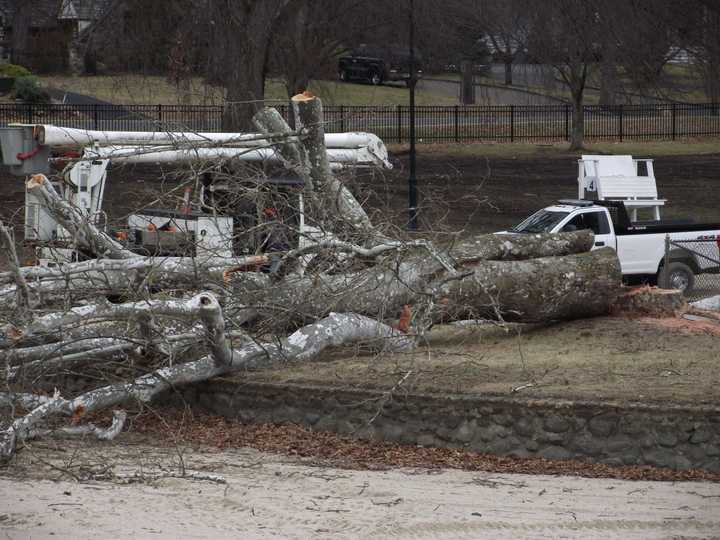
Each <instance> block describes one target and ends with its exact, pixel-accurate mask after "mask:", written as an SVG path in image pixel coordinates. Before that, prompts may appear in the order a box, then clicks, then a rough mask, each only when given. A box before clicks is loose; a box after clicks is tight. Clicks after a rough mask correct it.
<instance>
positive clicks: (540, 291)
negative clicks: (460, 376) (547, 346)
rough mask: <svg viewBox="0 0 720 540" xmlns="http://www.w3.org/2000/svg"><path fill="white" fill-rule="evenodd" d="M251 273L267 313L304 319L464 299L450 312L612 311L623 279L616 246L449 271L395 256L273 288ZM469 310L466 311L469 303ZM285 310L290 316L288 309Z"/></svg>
mask: <svg viewBox="0 0 720 540" xmlns="http://www.w3.org/2000/svg"><path fill="white" fill-rule="evenodd" d="M248 277H249V276H248V275H246V274H243V275H238V276H237V279H238V281H237V282H233V283H232V286H233V287H234V289H235V294H239V295H241V296H242V297H243V299H244V300H245V301H246V302H247V303H248V304H251V305H262V306H263V308H262V309H260V310H259V311H260V312H261V316H262V315H264V316H265V317H271V318H273V320H276V321H279V320H281V319H282V318H283V317H285V318H287V320H288V323H290V322H291V321H295V322H297V321H302V320H304V319H305V318H308V317H321V316H323V315H325V314H327V313H328V312H329V311H342V312H347V311H352V312H356V313H362V314H364V315H368V316H374V317H381V318H383V317H389V316H393V315H395V314H396V313H397V312H398V311H399V310H400V308H402V306H404V305H406V304H408V305H415V304H423V303H425V302H440V301H442V302H444V304H446V305H451V306H453V305H454V306H458V307H457V308H453V309H452V310H451V311H450V315H448V316H451V317H459V318H472V317H469V316H468V315H467V314H468V313H469V312H476V314H477V315H478V316H480V314H482V316H492V317H494V318H498V317H507V318H512V319H514V320H521V321H527V322H534V321H542V320H557V319H570V318H576V317H583V316H594V315H597V314H598V313H607V312H609V310H610V306H611V304H612V303H613V301H614V300H615V297H616V295H617V292H618V290H619V289H620V286H621V271H620V264H619V262H618V259H617V255H616V254H615V252H614V251H613V250H597V251H592V252H590V253H580V254H576V255H567V256H564V257H544V258H538V259H531V260H529V261H479V262H474V263H472V264H467V265H463V266H461V267H459V268H458V269H457V270H456V271H455V272H449V271H448V270H447V269H446V268H445V267H444V265H443V263H442V262H441V261H440V260H437V259H435V258H433V257H428V256H427V254H424V253H423V254H419V253H416V254H415V255H404V256H401V255H399V254H398V256H397V258H395V259H393V258H388V259H386V260H385V263H384V264H378V265H376V266H374V267H372V268H369V269H367V270H361V271H356V272H347V273H343V274H337V275H325V274H323V275H313V276H311V277H298V276H294V275H293V276H288V277H287V278H286V279H284V280H282V281H280V282H278V283H277V284H275V285H274V286H273V287H272V289H270V290H268V289H265V288H262V289H255V288H254V287H247V288H246V287H245V286H244V284H243V282H242V281H243V280H244V279H248ZM465 305H466V306H467V309H465V310H464V311H463V310H462V306H465ZM281 314H284V315H281Z"/></svg>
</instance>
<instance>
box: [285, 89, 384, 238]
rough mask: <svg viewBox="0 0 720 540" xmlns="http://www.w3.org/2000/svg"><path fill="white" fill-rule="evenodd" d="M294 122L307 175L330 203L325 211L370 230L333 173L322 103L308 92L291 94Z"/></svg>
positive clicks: (359, 228) (359, 207) (358, 206)
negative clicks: (308, 168)
mask: <svg viewBox="0 0 720 540" xmlns="http://www.w3.org/2000/svg"><path fill="white" fill-rule="evenodd" d="M291 102H292V106H293V110H294V112H295V122H296V124H297V126H296V127H297V129H298V131H301V133H302V144H303V146H304V148H305V151H306V152H307V156H308V160H309V163H310V176H311V177H312V180H313V183H314V184H315V186H316V189H317V190H318V191H319V192H321V193H322V199H323V201H325V202H326V203H329V204H330V208H329V209H328V210H327V214H330V215H333V214H335V213H337V217H338V218H339V219H341V220H345V221H347V222H348V223H349V224H350V225H351V226H352V227H353V228H354V229H355V230H356V231H358V232H361V233H363V234H365V235H367V234H369V233H371V232H372V223H371V222H370V218H369V217H368V215H367V213H366V212H365V210H364V209H363V207H362V205H361V204H360V203H359V202H358V201H357V199H355V197H354V196H353V194H352V193H351V192H350V190H349V189H347V188H346V187H345V186H344V185H343V184H342V182H340V180H338V179H337V178H336V177H335V176H334V175H333V174H332V170H331V168H330V161H332V160H333V159H334V158H333V157H332V156H331V152H330V151H329V150H328V149H327V148H326V147H325V142H324V141H325V130H324V121H323V110H322V103H321V101H320V99H319V98H317V97H315V96H314V95H313V94H312V93H310V92H305V93H303V94H298V95H296V96H293V97H292V100H291Z"/></svg>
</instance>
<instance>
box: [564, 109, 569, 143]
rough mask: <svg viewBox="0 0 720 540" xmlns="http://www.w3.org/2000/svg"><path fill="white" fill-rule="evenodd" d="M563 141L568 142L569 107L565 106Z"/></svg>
mask: <svg viewBox="0 0 720 540" xmlns="http://www.w3.org/2000/svg"><path fill="white" fill-rule="evenodd" d="M565 140H566V141H569V140H570V105H568V104H567V103H566V104H565Z"/></svg>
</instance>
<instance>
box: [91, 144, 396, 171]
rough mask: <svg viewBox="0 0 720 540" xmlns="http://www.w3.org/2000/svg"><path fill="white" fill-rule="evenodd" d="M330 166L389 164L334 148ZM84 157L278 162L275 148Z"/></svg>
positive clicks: (115, 149) (112, 152)
mask: <svg viewBox="0 0 720 540" xmlns="http://www.w3.org/2000/svg"><path fill="white" fill-rule="evenodd" d="M328 156H329V159H330V162H331V167H332V168H333V169H335V170H339V169H343V168H345V167H379V166H382V167H386V168H389V165H390V164H389V163H388V164H386V163H383V162H379V160H378V158H377V156H375V155H374V154H372V153H370V152H369V151H368V150H367V149H365V148H356V149H350V148H335V149H331V150H328ZM83 159H109V160H110V161H112V162H113V163H126V164H130V163H183V162H193V161H218V160H230V159H236V160H240V161H261V162H265V161H277V160H278V154H277V153H276V151H275V149H274V148H234V147H225V146H221V147H218V148H203V147H200V148H197V147H189V148H180V149H170V150H167V149H157V148H153V147H147V148H137V147H132V146H130V147H128V146H104V147H99V148H96V149H92V150H91V149H87V150H86V151H85V153H84V154H83Z"/></svg>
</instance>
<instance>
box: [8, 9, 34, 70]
mask: <svg viewBox="0 0 720 540" xmlns="http://www.w3.org/2000/svg"><path fill="white" fill-rule="evenodd" d="M39 3H40V2H39V1H38V0H14V2H12V1H11V5H12V4H14V6H13V7H14V9H15V13H14V16H13V19H12V36H11V41H10V47H11V55H10V60H11V61H12V63H13V64H20V65H22V66H27V67H32V66H31V64H32V62H31V60H32V59H31V58H30V23H31V17H32V13H33V12H34V10H35V9H37V8H38V7H39V6H37V4H39Z"/></svg>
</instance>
